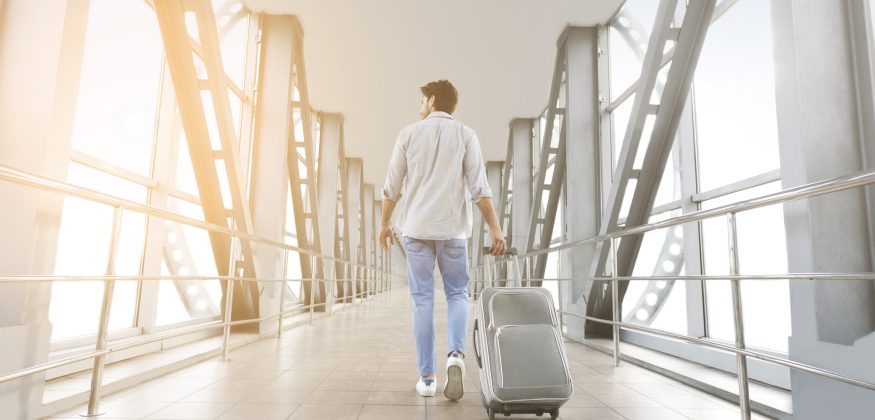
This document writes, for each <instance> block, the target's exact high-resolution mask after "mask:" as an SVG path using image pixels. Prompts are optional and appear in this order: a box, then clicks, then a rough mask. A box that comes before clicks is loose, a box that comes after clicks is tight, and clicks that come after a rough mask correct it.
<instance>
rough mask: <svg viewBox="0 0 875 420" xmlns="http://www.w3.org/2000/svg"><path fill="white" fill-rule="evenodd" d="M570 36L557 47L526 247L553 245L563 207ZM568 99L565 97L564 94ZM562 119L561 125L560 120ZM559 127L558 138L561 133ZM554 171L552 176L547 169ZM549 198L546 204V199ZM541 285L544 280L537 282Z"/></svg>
mask: <svg viewBox="0 0 875 420" xmlns="http://www.w3.org/2000/svg"><path fill="white" fill-rule="evenodd" d="M567 37H568V29H566V30H565V31H564V32H563V33H562V35H561V36H560V37H559V41H558V42H557V48H556V63H555V65H554V67H553V80H552V84H551V87H550V98H549V100H548V105H547V116H546V124H545V126H544V138H543V139H542V140H541V145H540V147H541V152H540V153H539V156H540V159H539V163H538V166H537V180H536V181H535V184H534V194H533V201H532V207H531V208H532V210H531V214H530V215H529V223H528V229H529V232H528V234H527V238H528V239H527V242H528V243H527V244H526V247H525V249H526V250H528V251H532V250H535V249H543V248H547V247H549V246H550V241H551V239H552V235H553V224H554V222H555V220H556V209H558V207H559V195H560V193H561V191H562V184H563V180H564V178H565V124H564V123H563V120H564V118H565V116H564V115H563V113H562V112H559V107H560V106H562V104H560V103H559V102H560V91H561V90H562V89H564V77H565V60H566V57H565V55H566V51H565V42H566V40H567ZM561 99H562V102H564V99H565V98H561ZM557 119H559V120H560V122H559V125H558V126H557V125H556V120H557ZM557 128H558V131H559V132H558V139H557V138H556V137H557V133H556V131H557ZM548 171H552V177H551V178H548V177H547V172H548ZM545 200H546V205H545V203H544V201H545ZM533 266H534V273H533V276H534V277H536V278H543V277H544V271H545V270H546V267H547V256H546V255H543V256H538V257H536V258H535V262H534V264H533ZM532 284H533V285H540V282H533V283H532Z"/></svg>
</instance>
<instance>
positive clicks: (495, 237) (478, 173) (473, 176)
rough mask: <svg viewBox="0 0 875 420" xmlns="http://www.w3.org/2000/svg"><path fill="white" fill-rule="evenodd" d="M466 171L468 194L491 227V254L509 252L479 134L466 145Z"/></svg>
mask: <svg viewBox="0 0 875 420" xmlns="http://www.w3.org/2000/svg"><path fill="white" fill-rule="evenodd" d="M462 166H463V170H464V171H465V180H466V181H467V182H468V192H470V193H471V198H472V199H473V200H474V202H475V203H477V208H478V209H480V212H481V213H483V218H484V219H486V224H487V225H489V234H490V236H491V237H492V245H491V246H490V248H489V253H490V254H492V255H495V256H499V255H503V254H504V253H505V252H507V243H506V242H505V241H504V235H503V234H502V232H501V226H500V225H499V222H498V215H497V214H496V213H495V208H494V207H493V206H492V189H490V188H489V183H488V182H487V180H486V167H485V165H483V156H482V155H481V154H480V140H478V139H477V134H476V133H474V131H471V137H470V139H469V141H468V142H467V144H466V145H465V158H464V161H463V163H462Z"/></svg>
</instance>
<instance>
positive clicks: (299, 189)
mask: <svg viewBox="0 0 875 420" xmlns="http://www.w3.org/2000/svg"><path fill="white" fill-rule="evenodd" d="M291 19H292V21H291V29H290V30H291V31H292V33H293V34H294V37H295V38H294V45H293V47H292V55H293V58H294V62H293V65H292V67H291V69H290V71H291V75H292V81H293V85H292V88H291V89H290V90H289V91H288V99H289V101H290V103H291V104H292V107H291V113H290V115H289V116H288V118H289V120H290V121H291V122H292V125H291V127H290V130H289V142H290V145H289V149H288V157H287V158H286V160H287V165H288V167H289V169H288V175H289V187H290V188H291V196H292V205H293V207H294V215H295V230H296V232H297V240H298V246H299V247H301V248H304V249H309V250H313V251H317V252H321V251H322V248H321V246H320V243H321V238H320V234H319V226H320V223H319V200H318V197H317V188H316V150H315V146H314V141H313V120H314V119H315V118H316V115H315V114H314V113H313V112H312V111H311V110H310V93H309V89H308V87H307V73H306V67H305V66H304V39H303V37H304V35H303V30H302V29H301V25H300V23H299V22H298V20H297V18H295V17H291ZM302 157H303V159H302ZM299 259H300V264H301V276H302V277H303V278H308V279H309V278H313V277H314V274H315V278H317V279H322V278H324V269H323V267H324V265H323V264H319V263H317V264H316V266H315V267H314V266H311V263H312V260H311V258H310V257H308V256H307V255H304V254H300V255H299ZM314 271H315V273H314ZM313 286H315V287H316V289H315V290H313V289H311V288H312V287H313ZM302 290H303V296H301V298H302V300H303V301H305V302H311V301H312V302H314V303H316V304H319V303H324V302H325V284H324V283H317V284H315V285H314V284H312V283H311V282H304V283H303V284H302ZM314 293H315V295H314V296H311V295H313V294H314ZM324 309H325V308H324V306H319V307H317V309H316V310H319V311H321V310H324Z"/></svg>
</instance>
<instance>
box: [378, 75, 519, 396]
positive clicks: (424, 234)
mask: <svg viewBox="0 0 875 420" xmlns="http://www.w3.org/2000/svg"><path fill="white" fill-rule="evenodd" d="M420 90H421V91H422V108H421V110H420V112H419V115H420V117H422V120H421V121H418V122H416V123H414V124H411V125H409V126H407V127H405V128H404V129H403V130H401V133H400V134H399V135H398V139H397V141H396V142H395V148H394V150H393V151H392V157H391V159H390V161H389V169H388V171H387V174H386V183H385V185H384V187H383V217H382V228H381V230H380V245H381V246H382V247H383V249H384V250H386V251H388V250H389V247H390V246H391V245H392V244H393V243H394V236H393V235H392V231H391V228H390V226H389V221H390V220H391V217H392V212H393V210H394V209H395V204H396V203H397V201H398V200H399V199H400V198H401V197H402V196H403V197H404V205H403V206H402V207H401V209H400V213H399V215H398V216H399V217H398V220H397V221H396V222H397V223H396V224H397V227H398V228H399V229H400V231H401V233H402V235H403V239H402V240H403V243H404V249H405V250H406V253H407V280H408V283H409V286H410V295H411V297H412V298H413V335H414V338H415V339H416V355H417V358H418V360H419V381H418V382H417V383H416V390H417V391H418V392H419V394H420V395H422V396H424V397H432V396H434V395H435V391H436V388H437V385H436V383H435V382H436V377H435V365H436V364H437V361H436V355H435V338H434V323H433V316H434V314H433V312H434V311H433V309H434V265H435V260H437V264H438V268H439V269H440V272H441V278H442V279H443V283H444V293H445V295H446V298H447V330H448V336H449V337H448V354H447V363H446V370H447V381H446V383H445V384H444V395H445V396H446V397H447V398H448V399H450V400H458V399H460V398H462V395H463V394H464V389H463V386H462V378H463V377H464V376H465V362H464V357H465V339H466V337H467V334H466V331H467V328H468V282H469V281H470V278H469V276H468V256H467V249H466V239H467V238H468V237H469V236H470V235H471V225H472V222H471V215H470V208H471V206H470V205H469V203H468V197H470V199H471V200H472V201H473V202H474V203H476V204H477V207H478V208H479V209H480V211H481V212H482V213H483V216H484V218H485V220H486V222H487V223H488V224H489V232H490V234H491V237H492V246H491V248H490V250H489V251H490V253H491V254H492V255H502V254H504V252H505V251H506V250H507V245H506V243H505V241H504V236H503V235H502V233H501V228H500V227H499V224H498V216H497V215H496V214H495V210H494V209H493V206H492V198H491V197H492V191H491V190H490V188H489V184H488V183H487V182H486V169H485V167H484V165H483V158H482V157H481V155H480V144H479V141H478V140H477V135H476V134H475V133H474V130H472V129H470V128H468V127H465V126H464V125H462V123H460V122H458V121H456V120H454V119H453V117H452V116H451V114H452V113H453V111H454V110H455V109H456V102H457V101H458V97H459V95H458V92H457V91H456V88H455V87H454V86H453V85H452V84H451V83H450V82H448V81H446V80H439V81H436V82H431V83H429V84H427V85H425V86H422V87H421V88H420ZM405 179H406V182H405Z"/></svg>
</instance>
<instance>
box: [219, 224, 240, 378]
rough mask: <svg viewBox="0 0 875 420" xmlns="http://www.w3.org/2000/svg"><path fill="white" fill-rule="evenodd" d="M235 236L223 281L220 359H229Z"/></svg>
mask: <svg viewBox="0 0 875 420" xmlns="http://www.w3.org/2000/svg"><path fill="white" fill-rule="evenodd" d="M236 244H237V237H231V247H230V252H229V255H230V258H229V261H228V279H227V280H226V281H225V283H226V285H227V286H225V289H226V292H225V317H224V319H225V326H224V331H223V332H222V360H223V361H225V362H228V361H230V360H231V357H230V353H231V307H232V306H231V303H232V302H233V301H234V278H235V277H237V256H236V249H235V248H236V247H235V245H236Z"/></svg>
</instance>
